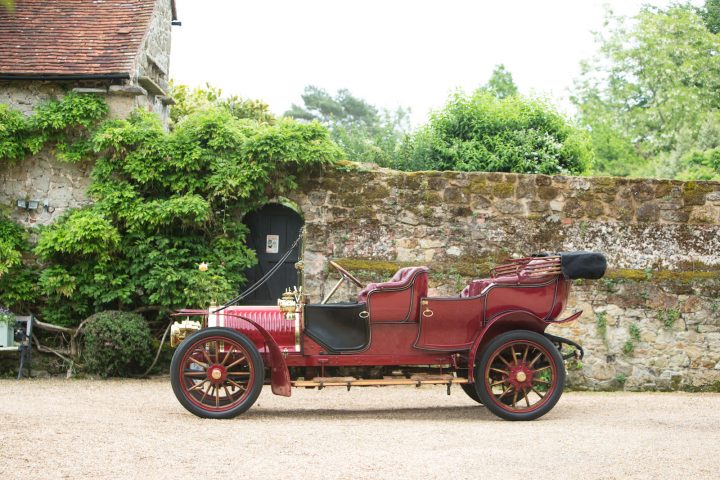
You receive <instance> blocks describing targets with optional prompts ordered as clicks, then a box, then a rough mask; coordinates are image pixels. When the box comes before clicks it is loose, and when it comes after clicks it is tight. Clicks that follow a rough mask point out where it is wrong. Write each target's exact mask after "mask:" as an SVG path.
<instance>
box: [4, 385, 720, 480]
mask: <svg viewBox="0 0 720 480" xmlns="http://www.w3.org/2000/svg"><path fill="white" fill-rule="evenodd" d="M718 455H720V395H719V394H682V393H665V394H660V393H657V394H655V393H642V394H630V393H612V394H605V393H566V394H565V395H563V397H562V398H561V399H560V402H559V403H558V405H557V406H556V407H555V409H554V410H553V411H552V412H550V413H549V414H548V415H546V416H545V417H543V418H541V419H540V420H536V421H534V422H527V423H511V422H506V421H502V420H499V419H497V418H496V417H494V416H493V415H492V414H490V413H489V412H488V411H486V410H485V409H484V408H483V407H480V406H477V404H475V403H474V402H473V401H472V400H470V399H468V398H467V397H466V396H465V394H464V393H463V392H462V391H461V390H460V389H459V388H457V387H456V388H454V389H453V394H452V395H451V396H449V397H448V396H447V395H446V393H445V388H444V387H429V386H425V387H422V388H420V389H416V388H414V387H384V388H364V389H361V388H355V389H353V390H352V391H350V392H347V391H345V389H340V388H335V389H333V388H326V389H324V390H322V391H317V390H298V389H295V390H293V396H292V397H291V398H282V397H276V396H273V395H272V394H271V393H270V390H269V387H265V390H264V391H263V392H262V394H261V395H260V398H259V400H258V403H256V404H255V406H254V407H253V408H252V409H250V410H249V411H248V412H247V413H246V414H245V415H243V416H240V417H238V418H236V419H234V420H202V419H199V418H196V417H194V416H193V415H191V414H190V413H188V412H186V411H185V410H184V409H183V408H182V407H181V406H180V404H179V403H178V402H177V401H176V400H175V397H174V396H173V393H172V391H171V389H170V383H169V380H168V379H166V378H165V379H163V378H159V379H153V380H142V381H141V380H137V381H131V380H119V381H99V380H95V381H93V380H32V381H28V380H23V381H21V382H15V381H13V380H2V381H0V467H2V470H0V471H1V472H3V475H2V476H3V478H25V479H27V478H71V479H75V478H143V479H144V478H168V479H170V478H172V479H181V478H190V476H191V475H192V476H193V477H194V478H223V479H249V478H263V479H267V478H291V479H294V478H302V479H321V478H322V479H324V478H329V479H335V478H340V479H354V478H368V479H378V478H392V479H393V480H404V479H406V478H423V479H425V478H442V479H464V478H470V477H475V478H483V479H495V478H497V479H505V480H506V479H512V478H524V479H530V478H533V479H534V478H541V479H547V478H553V479H560V478H572V479H574V480H576V479H579V478H580V479H588V478H648V479H650V478H652V479H655V478H718ZM8 474H9V476H8Z"/></svg>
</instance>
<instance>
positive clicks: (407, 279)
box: [357, 267, 428, 303]
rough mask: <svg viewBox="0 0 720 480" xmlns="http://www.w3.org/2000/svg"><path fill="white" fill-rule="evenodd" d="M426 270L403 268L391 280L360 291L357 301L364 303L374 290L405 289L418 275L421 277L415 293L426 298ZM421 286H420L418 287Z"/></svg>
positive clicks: (371, 285) (373, 284) (423, 268)
mask: <svg viewBox="0 0 720 480" xmlns="http://www.w3.org/2000/svg"><path fill="white" fill-rule="evenodd" d="M427 272H428V268H427V267H405V268H401V269H400V270H398V271H397V272H395V275H393V276H392V278H391V279H390V280H389V281H387V282H381V283H370V284H368V286H367V287H365V288H363V289H362V290H360V293H358V296H357V301H358V303H365V302H366V301H367V297H368V294H369V293H370V292H372V291H375V290H400V289H403V288H406V287H409V286H410V285H411V284H413V282H415V281H416V277H417V276H418V275H421V276H422V280H424V281H421V282H418V285H417V287H418V291H417V292H416V293H417V294H419V295H420V296H421V297H425V296H427V289H428V284H427V277H428V273H427ZM420 284H422V285H420Z"/></svg>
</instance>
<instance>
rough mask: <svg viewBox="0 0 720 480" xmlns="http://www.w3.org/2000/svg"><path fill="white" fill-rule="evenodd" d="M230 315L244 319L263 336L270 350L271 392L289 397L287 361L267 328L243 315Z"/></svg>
mask: <svg viewBox="0 0 720 480" xmlns="http://www.w3.org/2000/svg"><path fill="white" fill-rule="evenodd" d="M232 316H233V317H236V318H239V319H241V320H245V321H246V322H248V323H249V324H251V325H252V326H253V327H255V328H257V330H258V332H260V335H262V336H263V338H264V339H265V345H267V348H268V351H269V352H270V360H271V363H272V365H271V367H272V368H271V371H270V373H271V375H270V384H271V388H272V393H274V394H275V395H280V396H283V397H289V396H290V393H291V392H292V390H291V388H290V371H289V370H288V367H287V363H286V362H285V357H283V354H282V352H281V351H280V347H278V344H277V342H276V341H275V340H274V339H273V338H272V336H271V335H270V334H269V333H268V331H267V330H265V329H264V328H263V327H262V326H260V325H258V324H257V323H256V322H254V321H252V320H250V319H249V318H247V317H243V316H242V315H236V314H232Z"/></svg>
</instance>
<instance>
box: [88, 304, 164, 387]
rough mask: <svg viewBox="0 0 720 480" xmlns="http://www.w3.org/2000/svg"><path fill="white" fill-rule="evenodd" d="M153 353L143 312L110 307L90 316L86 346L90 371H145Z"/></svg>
mask: <svg viewBox="0 0 720 480" xmlns="http://www.w3.org/2000/svg"><path fill="white" fill-rule="evenodd" d="M152 356H153V355H152V335H151V334H150V329H149V328H148V325H147V322H146V321H145V319H144V318H143V317H142V316H140V315H138V314H136V313H129V312H119V311H114V310H108V311H104V312H100V313H96V314H95V315H93V316H92V317H91V318H90V319H89V321H88V323H87V327H86V328H85V346H84V350H83V357H84V359H85V366H86V368H87V370H88V371H89V372H91V373H96V374H99V375H102V376H103V377H126V376H129V375H133V374H138V373H142V372H143V371H144V370H145V369H146V368H147V367H148V366H149V365H150V362H151V361H152Z"/></svg>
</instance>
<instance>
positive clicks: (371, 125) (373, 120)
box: [285, 86, 410, 166]
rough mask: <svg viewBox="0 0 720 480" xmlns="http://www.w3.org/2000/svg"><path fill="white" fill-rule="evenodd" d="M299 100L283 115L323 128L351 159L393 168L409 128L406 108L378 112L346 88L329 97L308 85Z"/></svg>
mask: <svg viewBox="0 0 720 480" xmlns="http://www.w3.org/2000/svg"><path fill="white" fill-rule="evenodd" d="M301 97H302V100H303V105H302V106H299V105H295V104H293V105H292V107H291V108H290V110H288V111H287V112H285V115H286V116H288V117H292V118H295V119H298V120H304V121H307V122H310V121H318V122H320V123H321V124H323V125H325V126H326V127H327V128H328V129H329V130H330V134H331V136H332V139H333V140H334V141H335V142H336V143H337V144H338V145H339V146H340V147H341V148H342V149H343V151H344V153H345V157H346V158H348V159H350V160H354V161H358V162H373V163H377V164H378V165H382V166H393V165H394V162H395V158H396V156H397V150H398V148H399V146H400V142H401V140H402V138H403V136H404V135H405V134H406V133H407V132H408V131H409V128H410V124H409V114H410V111H409V110H408V109H403V108H398V109H397V110H395V111H389V110H385V111H383V112H381V111H379V110H378V109H377V108H375V107H374V106H372V105H370V104H369V103H368V102H366V101H365V100H363V99H361V98H357V97H355V96H353V95H352V94H351V93H350V92H349V91H348V90H345V89H342V90H338V92H337V94H336V95H335V96H332V95H330V94H329V93H328V92H327V91H325V90H323V89H321V88H318V87H314V86H307V87H305V91H304V93H303V94H302V96H301Z"/></svg>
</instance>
